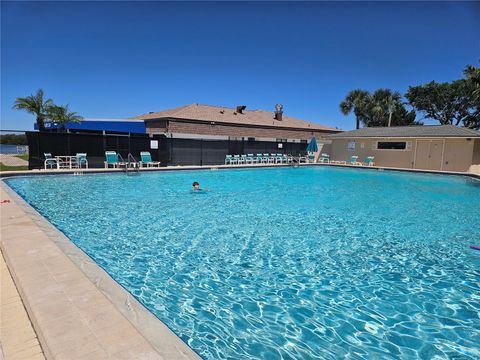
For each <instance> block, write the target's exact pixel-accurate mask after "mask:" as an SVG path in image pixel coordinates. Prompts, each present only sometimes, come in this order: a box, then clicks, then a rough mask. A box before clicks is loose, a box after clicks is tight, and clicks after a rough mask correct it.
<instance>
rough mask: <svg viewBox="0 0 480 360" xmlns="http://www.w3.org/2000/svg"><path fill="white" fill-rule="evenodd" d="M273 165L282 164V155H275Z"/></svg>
mask: <svg viewBox="0 0 480 360" xmlns="http://www.w3.org/2000/svg"><path fill="white" fill-rule="evenodd" d="M275 164H283V155H282V154H275Z"/></svg>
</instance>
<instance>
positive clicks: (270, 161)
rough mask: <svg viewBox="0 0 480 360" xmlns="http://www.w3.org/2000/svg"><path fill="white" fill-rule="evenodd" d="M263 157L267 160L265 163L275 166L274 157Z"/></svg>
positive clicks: (265, 155) (267, 155) (264, 155)
mask: <svg viewBox="0 0 480 360" xmlns="http://www.w3.org/2000/svg"><path fill="white" fill-rule="evenodd" d="M263 157H264V158H265V162H266V163H267V164H273V163H274V162H275V158H274V157H273V156H272V155H269V154H263Z"/></svg>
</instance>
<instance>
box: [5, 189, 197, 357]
mask: <svg viewBox="0 0 480 360" xmlns="http://www.w3.org/2000/svg"><path fill="white" fill-rule="evenodd" d="M0 198H1V200H2V201H5V200H9V202H3V203H2V204H1V212H0V219H1V240H0V248H1V250H2V253H3V255H4V257H5V262H6V264H7V266H8V269H9V271H10V273H11V275H12V278H13V281H14V282H15V286H16V288H17V289H18V292H19V294H20V296H21V298H22V300H23V303H24V306H25V309H26V311H27V313H28V317H29V318H30V320H31V323H32V325H33V328H34V330H35V332H36V335H37V337H38V340H39V342H40V345H41V347H42V349H43V352H44V354H45V357H46V358H47V359H152V360H153V359H199V358H200V357H199V356H198V355H197V354H196V353H195V352H193V350H191V349H190V348H189V347H188V346H187V345H186V344H185V343H184V342H183V341H181V340H180V338H178V337H177V336H176V335H175V334H174V333H173V332H172V331H171V330H170V329H168V328H167V327H166V326H165V325H164V324H163V323H162V322H161V321H160V320H158V319H157V318H156V317H155V316H154V315H153V314H151V313H150V312H149V311H148V310H147V309H145V308H144V307H143V306H142V305H141V304H140V303H139V302H138V301H137V300H136V299H135V298H133V296H131V295H130V294H129V293H128V292H127V291H126V290H125V289H124V288H122V287H121V286H120V285H118V284H117V283H116V282H115V281H114V280H113V279H112V278H111V277H110V276H109V275H108V274H107V273H106V272H105V271H103V270H102V269H101V268H100V267H99V266H98V265H96V264H95V263H94V262H93V261H92V260H91V259H90V258H89V257H88V256H87V255H85V254H84V253H83V252H82V251H81V250H80V249H79V248H77V247H76V246H75V245H74V244H73V243H72V242H71V241H70V240H69V239H68V238H66V237H65V236H64V235H63V234H62V233H61V232H60V231H58V230H57V229H56V228H55V227H54V226H53V225H51V224H50V223H48V222H47V221H46V220H45V219H44V218H43V217H42V216H41V215H40V214H38V213H37V212H36V211H35V210H34V209H33V208H31V207H30V206H29V205H28V204H27V203H26V202H25V201H24V200H23V199H21V198H20V197H19V196H18V195H17V194H16V193H14V192H13V191H12V190H11V189H10V188H8V187H7V185H5V184H4V183H3V182H2V184H1V189H0ZM2 337H3V335H2ZM7 360H8V358H7Z"/></svg>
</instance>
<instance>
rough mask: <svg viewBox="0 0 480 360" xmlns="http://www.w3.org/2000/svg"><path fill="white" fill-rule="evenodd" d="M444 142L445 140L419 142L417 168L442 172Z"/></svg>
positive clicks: (416, 153) (416, 155)
mask: <svg viewBox="0 0 480 360" xmlns="http://www.w3.org/2000/svg"><path fill="white" fill-rule="evenodd" d="M444 142H445V140H417V145H416V149H415V168H416V169H425V170H442V165H443V164H442V162H443V147H444Z"/></svg>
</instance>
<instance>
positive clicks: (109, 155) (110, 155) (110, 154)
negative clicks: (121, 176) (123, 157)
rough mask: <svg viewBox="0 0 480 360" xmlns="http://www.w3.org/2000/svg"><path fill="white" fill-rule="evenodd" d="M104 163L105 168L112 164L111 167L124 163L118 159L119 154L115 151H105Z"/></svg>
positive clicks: (123, 164)
mask: <svg viewBox="0 0 480 360" xmlns="http://www.w3.org/2000/svg"><path fill="white" fill-rule="evenodd" d="M104 164H105V169H107V168H109V167H110V165H112V167H113V168H116V167H119V166H125V165H126V163H125V162H124V161H120V160H119V156H118V154H117V152H116V151H105V161H104Z"/></svg>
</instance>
